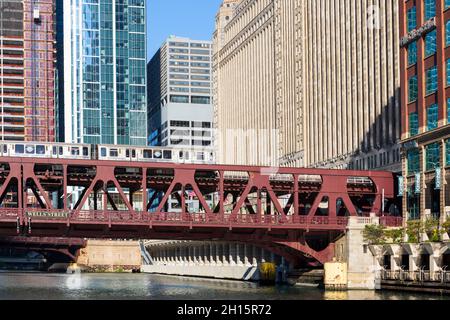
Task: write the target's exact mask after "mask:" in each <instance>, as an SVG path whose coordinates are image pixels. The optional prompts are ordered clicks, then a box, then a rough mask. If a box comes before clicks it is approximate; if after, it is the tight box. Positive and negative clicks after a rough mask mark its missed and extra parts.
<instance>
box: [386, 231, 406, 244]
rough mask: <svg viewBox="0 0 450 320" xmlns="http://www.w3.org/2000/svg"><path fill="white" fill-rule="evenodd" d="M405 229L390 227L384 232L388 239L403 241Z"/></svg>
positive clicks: (396, 241) (395, 241) (394, 241)
mask: <svg viewBox="0 0 450 320" xmlns="http://www.w3.org/2000/svg"><path fill="white" fill-rule="evenodd" d="M404 232H405V230H404V229H389V230H385V231H384V234H385V237H386V238H387V239H390V240H391V241H392V243H401V242H402V241H403V234H404Z"/></svg>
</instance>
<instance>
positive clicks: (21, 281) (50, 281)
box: [0, 272, 450, 300]
mask: <svg viewBox="0 0 450 320" xmlns="http://www.w3.org/2000/svg"><path fill="white" fill-rule="evenodd" d="M10 299H14V300H16V299H19V300H47V299H51V300H85V299H89V300H116V299H121V300H128V299H131V300H171V299H179V300H211V299H213V300H247V299H248V300H443V299H446V300H449V299H450V297H448V296H447V297H445V296H440V295H429V294H417V293H403V292H390V291H386V292H373V291H350V292H325V291H323V290H320V289H316V288H305V287H297V286H296V287H291V286H276V287H268V286H261V285H259V284H256V283H246V282H238V281H225V280H210V279H198V278H181V277H171V276H160V275H149V274H119V273H117V274H78V275H66V274H46V273H8V272H6V273H0V300H10Z"/></svg>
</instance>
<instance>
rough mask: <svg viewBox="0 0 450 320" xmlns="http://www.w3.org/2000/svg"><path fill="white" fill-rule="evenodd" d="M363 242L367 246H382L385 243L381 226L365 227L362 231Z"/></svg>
mask: <svg viewBox="0 0 450 320" xmlns="http://www.w3.org/2000/svg"><path fill="white" fill-rule="evenodd" d="M363 237H364V241H365V242H367V243H369V244H383V243H385V242H386V236H385V231H384V228H383V226H381V225H376V224H372V225H366V227H365V228H364V231H363Z"/></svg>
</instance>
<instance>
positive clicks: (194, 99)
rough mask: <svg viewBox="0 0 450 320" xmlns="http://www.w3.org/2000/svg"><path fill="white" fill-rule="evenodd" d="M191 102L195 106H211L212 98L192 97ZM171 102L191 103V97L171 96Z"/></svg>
mask: <svg viewBox="0 0 450 320" xmlns="http://www.w3.org/2000/svg"><path fill="white" fill-rule="evenodd" d="M190 101H191V103H195V104H211V98H210V97H198V96H192V97H191V99H190ZM170 102H174V103H189V96H180V95H171V96H170Z"/></svg>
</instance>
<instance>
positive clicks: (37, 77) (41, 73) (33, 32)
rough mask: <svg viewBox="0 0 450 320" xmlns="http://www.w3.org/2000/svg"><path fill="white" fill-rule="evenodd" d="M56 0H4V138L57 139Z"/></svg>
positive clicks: (0, 80) (0, 97) (0, 100)
mask: <svg viewBox="0 0 450 320" xmlns="http://www.w3.org/2000/svg"><path fill="white" fill-rule="evenodd" d="M54 40H55V32H54V2H53V0H39V1H36V0H24V1H6V0H0V72H1V76H2V77H0V139H1V140H20V141H23V140H26V141H54V140H55V65H54V60H55V52H54V51H55V47H54Z"/></svg>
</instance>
